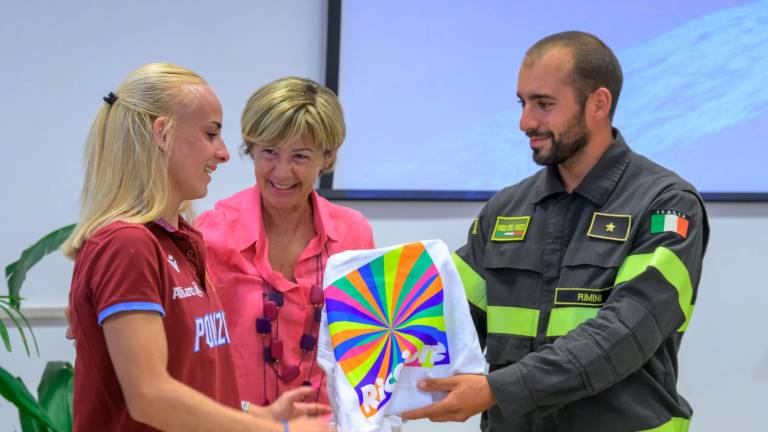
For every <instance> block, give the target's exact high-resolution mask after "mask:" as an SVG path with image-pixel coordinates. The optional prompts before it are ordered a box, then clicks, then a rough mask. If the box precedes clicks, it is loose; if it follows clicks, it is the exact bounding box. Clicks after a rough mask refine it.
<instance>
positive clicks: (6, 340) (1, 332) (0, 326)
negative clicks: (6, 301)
mask: <svg viewBox="0 0 768 432" xmlns="http://www.w3.org/2000/svg"><path fill="white" fill-rule="evenodd" d="M0 337H2V339H3V344H4V345H5V350H6V351H8V352H11V338H10V337H8V329H6V328H5V323H4V322H2V321H0Z"/></svg>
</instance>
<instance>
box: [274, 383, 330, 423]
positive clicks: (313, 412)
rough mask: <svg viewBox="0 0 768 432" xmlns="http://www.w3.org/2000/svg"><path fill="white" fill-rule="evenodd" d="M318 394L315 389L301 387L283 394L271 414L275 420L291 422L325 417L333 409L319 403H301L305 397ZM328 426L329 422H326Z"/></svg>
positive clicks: (275, 403)
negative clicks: (297, 419)
mask: <svg viewBox="0 0 768 432" xmlns="http://www.w3.org/2000/svg"><path fill="white" fill-rule="evenodd" d="M315 392H317V388H314V387H299V388H295V389H293V390H288V391H286V392H283V394H281V395H280V397H279V398H277V400H276V401H275V402H273V403H272V405H270V406H269V412H270V414H271V415H272V418H274V419H275V420H290V419H292V418H296V417H299V416H323V415H326V414H330V413H331V407H329V406H328V405H323V404H319V403H309V402H301V400H302V399H303V398H304V397H305V396H309V395H310V394H311V393H315ZM326 424H327V422H326Z"/></svg>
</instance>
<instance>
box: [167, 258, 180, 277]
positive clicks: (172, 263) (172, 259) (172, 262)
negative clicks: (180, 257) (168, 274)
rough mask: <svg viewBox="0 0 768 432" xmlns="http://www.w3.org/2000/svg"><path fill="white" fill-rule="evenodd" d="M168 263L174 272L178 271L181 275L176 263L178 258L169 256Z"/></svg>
mask: <svg viewBox="0 0 768 432" xmlns="http://www.w3.org/2000/svg"><path fill="white" fill-rule="evenodd" d="M168 263H169V264H170V265H171V267H173V269H174V270H176V273H181V272H180V271H179V264H178V263H176V258H174V257H173V255H168Z"/></svg>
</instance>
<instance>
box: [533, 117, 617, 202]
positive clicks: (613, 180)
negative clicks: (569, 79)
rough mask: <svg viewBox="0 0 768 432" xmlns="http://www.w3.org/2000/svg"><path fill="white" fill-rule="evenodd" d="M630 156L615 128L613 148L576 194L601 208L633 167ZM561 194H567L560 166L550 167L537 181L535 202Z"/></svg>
mask: <svg viewBox="0 0 768 432" xmlns="http://www.w3.org/2000/svg"><path fill="white" fill-rule="evenodd" d="M629 155H630V150H629V147H628V146H627V143H626V142H625V141H624V138H623V137H622V136H621V132H619V130H618V129H613V141H612V142H611V145H610V146H608V148H607V149H606V151H605V153H603V155H602V156H601V157H600V159H599V160H598V161H597V163H596V164H595V166H593V167H592V169H591V170H589V172H588V173H587V175H586V176H584V179H583V180H582V181H581V183H579V185H578V186H576V189H574V191H573V192H574V193H577V194H579V195H582V196H583V197H585V198H587V199H588V200H590V201H592V202H593V203H594V204H595V205H596V206H597V207H602V206H603V204H605V202H606V201H607V200H608V197H609V196H610V195H611V193H612V192H613V190H614V188H615V187H616V184H617V183H618V182H619V179H620V178H621V176H622V174H624V170H625V169H626V168H627V165H629ZM561 192H565V186H564V185H563V181H562V180H561V178H560V172H559V171H558V170H557V167H556V166H548V167H546V168H544V169H543V170H542V171H541V172H540V174H539V176H538V178H537V179H536V183H535V184H534V192H533V194H532V197H531V202H532V203H533V204H536V203H538V202H540V201H541V200H543V199H544V198H546V197H548V196H550V195H553V194H556V193H561Z"/></svg>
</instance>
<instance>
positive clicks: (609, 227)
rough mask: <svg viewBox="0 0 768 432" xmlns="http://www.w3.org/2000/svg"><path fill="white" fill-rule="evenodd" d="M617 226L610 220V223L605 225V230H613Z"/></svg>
mask: <svg viewBox="0 0 768 432" xmlns="http://www.w3.org/2000/svg"><path fill="white" fill-rule="evenodd" d="M615 228H616V225H614V224H613V222H608V225H606V226H605V232H613V230H614V229H615Z"/></svg>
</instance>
